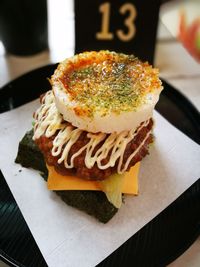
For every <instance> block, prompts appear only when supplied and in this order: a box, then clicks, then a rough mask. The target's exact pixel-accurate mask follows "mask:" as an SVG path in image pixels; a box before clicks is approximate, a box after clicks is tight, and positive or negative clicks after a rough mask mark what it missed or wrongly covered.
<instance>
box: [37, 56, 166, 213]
mask: <svg viewBox="0 0 200 267" xmlns="http://www.w3.org/2000/svg"><path fill="white" fill-rule="evenodd" d="M51 85H52V90H51V91H48V92H47V93H46V94H44V95H42V96H41V106H40V107H39V108H38V110H37V111H36V112H35V113H34V134H33V140H34V142H35V144H36V145H37V146H38V147H39V149H40V151H41V152H42V154H43V156H44V159H45V162H46V165H47V169H48V173H49V176H48V187H49V189H51V190H61V191H62V192H64V191H67V190H68V191H69V192H72V191H73V192H75V191H76V190H78V191H79V192H80V191H81V190H83V191H87V192H88V193H89V191H92V192H94V194H99V193H98V191H101V194H104V196H105V197H106V201H108V202H109V203H110V204H111V205H112V207H114V208H116V209H118V208H120V206H121V204H122V195H123V193H133V194H137V189H135V184H136V183H137V181H136V180H134V179H137V177H136V176H137V171H138V162H140V161H141V160H142V158H143V157H144V156H146V155H147V154H148V148H149V144H150V143H152V142H153V136H152V128H153V120H152V113H153V109H154V107H155V104H156V103H157V101H158V99H159V94H160V92H161V90H162V86H161V81H160V80H159V78H158V70H157V69H155V68H153V67H152V66H151V65H149V64H148V63H147V62H141V61H140V60H139V59H138V58H136V57H135V56H133V55H125V54H122V53H115V52H110V51H99V52H95V51H92V52H84V53H81V54H78V55H75V56H74V57H71V58H68V59H66V60H65V61H63V62H62V63H60V64H59V65H58V68H57V69H56V70H55V72H54V74H53V76H52V77H51ZM61 181H62V182H61ZM125 184H126V185H125ZM132 187H133V188H132ZM134 190H136V191H134ZM102 192H103V193H102ZM68 204H71V203H68ZM72 205H73V204H72Z"/></svg>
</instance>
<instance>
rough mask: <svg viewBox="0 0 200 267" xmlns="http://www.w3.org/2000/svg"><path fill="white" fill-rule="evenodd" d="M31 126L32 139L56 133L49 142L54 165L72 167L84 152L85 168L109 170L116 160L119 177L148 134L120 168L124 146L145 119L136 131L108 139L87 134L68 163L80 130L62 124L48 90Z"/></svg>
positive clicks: (148, 134) (113, 135) (145, 123)
mask: <svg viewBox="0 0 200 267" xmlns="http://www.w3.org/2000/svg"><path fill="white" fill-rule="evenodd" d="M34 119H35V125H34V136H33V139H34V140H36V139H38V138H40V137H41V136H42V135H45V136H46V137H51V136H53V135H54V134H55V133H56V132H57V131H58V134H57V136H56V137H55V139H54V140H53V148H52V151H51V152H52V155H53V156H58V155H60V157H59V159H58V163H59V164H60V163H62V162H63V163H64V166H65V167H66V168H73V167H74V159H75V158H76V157H77V156H79V155H80V154H81V153H82V152H83V151H84V150H85V151H86V156H85V165H86V167H87V168H89V169H90V168H92V167H93V166H94V165H95V163H96V164H97V166H98V168H99V169H101V170H104V169H107V168H109V167H114V166H115V164H116V162H117V160H119V161H118V166H117V172H118V173H119V174H122V173H124V172H125V171H126V170H127V168H128V166H129V163H130V162H131V160H132V159H133V157H134V156H135V155H136V154H137V153H138V151H139V150H140V149H141V147H142V146H143V145H144V143H145V142H146V140H147V139H148V137H149V136H150V134H151V131H149V132H148V133H147V134H146V136H145V138H144V139H143V141H142V142H141V144H140V145H139V146H138V147H137V149H136V150H135V151H134V152H133V153H132V154H131V155H130V156H129V157H128V159H127V161H126V163H125V164H124V166H123V168H122V163H123V156H124V152H125V149H126V146H127V144H128V143H129V142H130V141H131V140H132V139H133V138H134V137H135V136H136V135H137V133H138V132H139V131H140V130H141V129H142V128H143V127H146V126H147V125H148V123H149V120H147V121H145V122H143V123H142V124H141V125H140V127H138V128H137V130H136V131H135V129H134V130H131V131H123V132H121V133H119V134H118V133H111V134H110V135H109V136H108V135H107V134H105V133H89V132H88V133H87V138H88V139H89V142H88V143H87V144H86V145H85V146H83V147H82V148H80V149H79V150H78V151H77V152H76V153H75V154H74V155H73V156H72V157H71V159H70V160H69V159H68V155H69V151H70V149H71V147H72V146H73V144H75V143H76V141H77V140H78V138H79V137H80V135H81V134H82V132H83V130H80V129H78V128H75V127H73V126H71V125H70V126H69V124H68V123H67V122H65V121H63V118H62V115H61V114H60V113H59V111H58V110H57V108H56V105H55V102H54V95H53V92H52V91H48V92H47V93H46V95H45V96H44V97H43V100H42V105H41V106H40V107H39V108H38V109H37V111H36V112H35V114H34ZM102 141H104V142H103V144H102V146H101V147H100V148H99V149H98V150H97V151H96V152H95V153H94V150H95V147H96V146H97V145H98V144H99V143H101V142H102ZM108 155H110V157H109V160H108V162H107V163H106V164H103V163H102V161H103V159H106V158H107V156H108Z"/></svg>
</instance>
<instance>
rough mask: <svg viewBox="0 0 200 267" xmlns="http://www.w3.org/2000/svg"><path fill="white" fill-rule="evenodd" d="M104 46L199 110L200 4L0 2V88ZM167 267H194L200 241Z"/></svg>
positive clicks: (199, 260)
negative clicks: (136, 60) (156, 73)
mask: <svg viewBox="0 0 200 267" xmlns="http://www.w3.org/2000/svg"><path fill="white" fill-rule="evenodd" d="M150 2H151V3H150ZM83 3H84V6H85V8H84V7H83ZM106 47H107V48H109V49H112V50H116V51H121V52H127V53H134V54H136V55H139V57H141V58H142V59H144V60H145V59H146V60H149V61H150V62H151V63H153V64H154V65H155V66H156V67H158V68H159V69H160V76H161V77H162V78H164V79H165V80H166V81H167V82H168V83H170V84H171V85H173V86H174V87H175V88H176V89H177V90H178V91H180V92H181V93H182V94H184V95H185V96H186V97H187V98H188V99H189V100H190V101H191V102H192V103H193V105H194V106H195V107H196V108H197V109H198V110H200V0H174V1H173V0H171V1H166V0H165V1H160V0H153V1H148V0H146V1H137V0H136V1H134V0H133V1H119V0H115V1H107V2H103V1H100V0H96V1H95V0H92V1H91V0H87V1H86V0H84V1H82V0H74V1H73V0H58V1H56V0H47V1H46V0H35V1H31V0H12V1H8V0H0V87H3V86H4V85H5V84H6V83H8V82H10V81H11V80H13V79H15V78H17V77H19V76H20V75H22V74H24V73H26V72H28V71H31V70H33V69H36V68H38V67H41V66H45V65H47V64H50V63H57V62H59V61H62V60H64V59H65V58H66V57H69V56H72V55H73V54H74V53H75V52H77V51H82V50H91V49H105V48H106ZM1 266H4V264H3V263H2V262H1V261H0V267H1ZM6 266H7V265H6ZM172 266H173V267H177V266H184V267H196V266H200V240H199V239H198V240H197V241H196V242H195V243H194V244H193V246H192V247H191V248H190V249H189V250H187V251H186V253H184V254H183V255H182V256H181V257H180V258H178V259H177V260H176V261H175V262H174V263H172V264H170V267H172Z"/></svg>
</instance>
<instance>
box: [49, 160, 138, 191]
mask: <svg viewBox="0 0 200 267" xmlns="http://www.w3.org/2000/svg"><path fill="white" fill-rule="evenodd" d="M139 167H140V162H138V163H136V164H135V166H133V167H132V168H131V169H130V171H129V172H126V173H125V175H124V179H123V184H122V193H126V194H134V195H137V194H138V173H139ZM47 169H48V171H49V175H48V181H47V186H48V189H49V190H96V191H100V190H101V189H100V186H99V182H96V181H86V180H83V179H81V178H78V177H76V176H69V175H68V176H63V175H61V174H59V173H57V172H56V171H55V169H54V167H52V166H48V165H47Z"/></svg>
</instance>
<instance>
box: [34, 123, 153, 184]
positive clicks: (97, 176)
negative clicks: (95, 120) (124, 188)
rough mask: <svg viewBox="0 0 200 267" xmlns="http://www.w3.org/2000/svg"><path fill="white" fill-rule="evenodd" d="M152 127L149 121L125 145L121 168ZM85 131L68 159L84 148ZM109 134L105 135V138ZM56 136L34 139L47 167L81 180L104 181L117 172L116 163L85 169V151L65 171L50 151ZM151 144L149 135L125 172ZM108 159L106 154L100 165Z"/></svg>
mask: <svg viewBox="0 0 200 267" xmlns="http://www.w3.org/2000/svg"><path fill="white" fill-rule="evenodd" d="M152 127H153V120H152V119H150V120H149V123H148V125H147V126H145V127H143V128H142V129H141V130H140V131H139V132H138V133H137V135H136V136H135V137H134V138H133V139H132V140H131V141H130V142H129V143H128V144H127V146H126V149H125V152H124V155H123V162H122V168H123V166H124V165H125V163H126V161H127V159H128V158H129V156H130V155H131V154H132V153H133V152H134V151H135V150H136V149H137V148H138V147H139V145H140V144H141V143H142V142H143V140H144V139H145V137H146V135H147V133H148V132H149V131H151V129H152ZM87 133H88V132H86V131H83V132H82V134H81V135H80V137H79V138H78V140H77V141H76V143H74V144H73V145H72V147H71V149H70V151H69V159H70V158H71V157H72V155H73V154H75V153H76V152H77V151H78V150H80V149H81V148H82V147H83V146H85V145H86V144H87V143H88V142H89V138H88V137H87ZM108 136H109V134H108V135H107V137H108ZM55 137H56V134H55V135H53V136H51V137H50V138H48V137H46V136H45V135H42V136H41V137H40V138H39V139H36V140H35V142H36V144H37V145H38V146H39V148H40V150H41V151H42V153H43V155H44V158H45V161H46V162H47V164H48V165H50V166H54V168H55V170H56V171H57V172H58V173H60V174H62V175H75V176H78V177H80V178H82V179H86V180H104V179H105V178H107V177H109V176H110V175H111V174H114V173H116V172H117V165H118V164H117V163H118V161H117V162H116V164H115V166H114V167H108V168H107V169H104V170H102V169H99V168H98V166H97V164H95V165H94V166H93V167H92V168H90V169H89V168H87V167H86V165H85V155H86V152H85V150H84V151H83V152H82V153H81V154H80V155H78V156H77V157H76V158H75V159H74V167H73V168H71V169H67V168H66V167H65V166H64V164H63V162H62V163H61V164H59V163H58V159H59V157H60V155H58V156H56V157H54V156H52V153H51V150H52V147H53V140H54V139H55ZM103 142H104V141H103ZM152 142H153V136H152V134H150V135H149V137H148V138H147V139H146V141H145V142H144V144H143V145H142V146H141V148H140V149H139V150H138V152H137V153H136V154H135V155H134V157H133V158H132V159H131V161H130V163H129V165H128V168H127V171H128V170H129V169H130V168H131V167H132V166H134V165H135V164H136V163H137V162H138V161H141V160H142V158H143V157H145V156H146V155H147V154H148V146H149V144H150V143H152ZM101 145H102V143H100V144H98V145H97V146H96V148H95V151H94V153H95V152H96V151H97V149H99V147H100V146H101ZM61 153H62V152H61ZM109 158H110V154H108V156H107V158H105V159H104V160H103V161H102V163H103V164H106V163H107V162H108V160H109Z"/></svg>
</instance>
